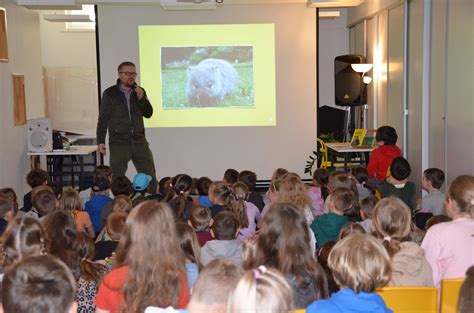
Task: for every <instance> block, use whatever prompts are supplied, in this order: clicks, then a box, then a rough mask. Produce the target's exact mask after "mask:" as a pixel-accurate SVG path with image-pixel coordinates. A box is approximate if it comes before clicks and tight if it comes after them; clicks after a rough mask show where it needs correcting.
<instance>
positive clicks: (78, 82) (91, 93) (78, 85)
mask: <svg viewBox="0 0 474 313" xmlns="http://www.w3.org/2000/svg"><path fill="white" fill-rule="evenodd" d="M54 13H61V14H63V13H64V11H41V13H40V14H41V16H40V30H41V51H42V56H43V57H42V61H43V68H44V77H45V93H46V95H45V96H46V107H47V116H48V117H49V118H50V120H51V124H52V126H53V128H54V129H58V130H64V131H71V132H77V133H86V134H94V133H95V127H96V124H97V116H98V106H99V103H98V94H97V63H96V45H95V31H94V30H66V29H65V23H59V22H49V21H46V20H44V19H43V18H42V16H43V15H44V14H54Z"/></svg>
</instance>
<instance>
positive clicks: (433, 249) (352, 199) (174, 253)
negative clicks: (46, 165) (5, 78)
mask: <svg viewBox="0 0 474 313" xmlns="http://www.w3.org/2000/svg"><path fill="white" fill-rule="evenodd" d="M376 141H377V145H378V148H376V149H375V150H374V151H373V152H372V156H371V159H370V161H369V164H368V166H367V168H365V167H354V168H352V169H351V172H350V173H345V172H343V171H333V172H329V171H328V170H326V169H317V170H316V171H315V172H314V175H313V181H312V184H310V185H309V186H308V185H307V184H305V183H304V182H303V181H302V179H301V177H300V176H299V175H298V174H296V173H292V172H289V171H288V170H286V169H283V168H278V169H276V170H275V171H274V173H273V175H272V179H271V182H270V184H269V188H268V191H267V193H266V194H265V195H262V194H261V193H259V192H257V191H256V190H255V187H256V182H257V176H256V174H255V173H254V172H252V171H248V170H245V171H241V172H238V171H237V170H235V169H228V170H226V171H225V173H224V176H223V178H222V181H212V180H211V179H210V178H209V177H205V176H203V177H200V178H195V179H193V178H192V177H190V176H189V175H187V174H178V175H176V176H174V177H164V178H162V179H161V180H160V182H159V184H158V190H150V188H149V187H150V186H149V185H150V182H151V177H150V176H148V175H146V174H143V173H138V174H137V175H136V176H135V177H134V179H133V181H130V180H129V179H128V178H127V177H112V174H111V171H110V168H109V167H108V166H103V165H102V166H99V167H97V169H96V172H95V175H94V178H93V181H92V186H91V187H90V188H88V189H85V190H82V191H80V192H78V191H76V190H75V189H72V188H68V189H65V190H64V191H63V190H62V188H60V187H58V186H57V185H55V184H54V183H50V182H48V175H47V173H46V172H44V171H42V170H40V169H36V170H33V171H31V172H30V173H29V174H28V176H27V182H28V184H29V185H30V186H31V187H32V190H31V191H30V192H28V193H27V194H26V195H25V196H24V197H23V199H24V201H23V207H22V208H21V209H19V206H18V200H17V196H16V194H15V192H14V190H12V189H11V188H3V189H0V236H1V243H2V258H1V276H0V279H1V281H2V288H1V300H2V307H3V311H4V312H6V313H10V312H15V313H23V312H33V311H32V308H35V311H34V312H61V313H65V312H76V311H77V312H99V313H103V312H109V313H119V312H133V313H138V312H140V313H141V312H148V313H153V312H190V313H204V312H207V313H213V312H214V313H257V312H265V313H267V312H268V313H277V312H288V311H289V310H293V309H299V308H306V309H307V312H310V313H312V312H316V313H318V312H322V313H324V312H381V313H382V312H392V311H391V309H390V308H388V307H387V306H386V305H385V303H384V301H383V299H382V298H381V297H380V296H379V295H377V294H376V293H375V291H376V290H377V289H378V288H381V287H384V286H425V287H438V288H439V286H440V283H441V281H442V280H443V279H446V278H463V277H466V275H467V278H466V280H465V283H464V286H463V287H462V288H461V293H460V300H459V310H460V311H459V312H473V311H474V304H473V302H472V290H473V289H472V288H474V287H473V278H472V277H473V276H474V267H473V266H474V242H473V236H474V176H469V175H463V176H459V177H457V178H456V179H454V180H453V181H452V182H451V184H450V186H449V187H448V188H447V191H446V194H443V192H442V191H441V189H442V187H443V184H444V179H445V177H444V173H443V171H441V170H440V169H436V168H430V169H427V170H425V171H424V172H423V177H422V186H421V187H422V188H423V189H424V190H425V191H426V192H427V195H426V196H425V197H423V198H422V199H416V186H415V185H414V184H413V183H412V182H410V175H411V168H410V164H409V163H408V161H407V160H406V159H404V158H403V157H401V156H400V155H401V152H400V149H399V148H398V147H397V146H396V141H397V134H396V131H395V130H394V129H393V128H392V127H389V126H383V127H381V128H379V129H378V130H377V134H376ZM0 311H1V310H0Z"/></svg>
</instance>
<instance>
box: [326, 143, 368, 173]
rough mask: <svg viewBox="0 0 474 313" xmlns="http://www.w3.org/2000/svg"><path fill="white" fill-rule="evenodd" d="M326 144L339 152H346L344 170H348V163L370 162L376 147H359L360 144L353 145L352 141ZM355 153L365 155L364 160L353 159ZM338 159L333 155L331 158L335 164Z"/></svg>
mask: <svg viewBox="0 0 474 313" xmlns="http://www.w3.org/2000/svg"><path fill="white" fill-rule="evenodd" d="M326 146H327V147H328V148H329V149H331V150H333V151H336V152H338V153H342V154H344V171H345V172H347V171H348V166H347V163H348V162H349V160H350V162H351V163H356V164H367V163H369V154H370V152H372V150H374V149H375V148H369V147H358V146H352V145H351V143H350V142H336V143H326ZM353 153H361V154H362V155H363V156H364V160H352V159H351V155H352V154H353ZM335 162H336V160H335V159H334V157H333V160H331V163H332V164H333V167H334V163H335Z"/></svg>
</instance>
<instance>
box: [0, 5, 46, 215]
mask: <svg viewBox="0 0 474 313" xmlns="http://www.w3.org/2000/svg"><path fill="white" fill-rule="evenodd" d="M0 6H1V7H4V8H6V13H7V27H8V30H7V32H8V52H9V57H10V60H9V62H8V63H2V62H0V142H1V143H2V148H1V149H2V150H1V152H0V164H1V165H2V166H1V169H0V187H7V186H8V187H12V188H13V189H14V190H15V191H16V193H17V195H18V197H19V202H20V203H19V204H20V206H21V205H22V200H23V194H24V193H26V192H27V191H28V187H27V185H26V181H25V177H26V174H27V173H28V171H29V158H28V157H27V156H26V132H25V130H26V127H25V126H23V125H22V126H14V125H13V87H12V79H11V74H12V73H21V74H24V75H25V94H26V106H27V108H26V109H27V118H28V119H31V118H37V117H42V116H44V93H43V81H42V69H41V44H40V33H39V18H38V13H37V12H35V11H30V10H27V9H25V8H22V7H19V6H17V5H16V4H15V3H14V1H12V0H0Z"/></svg>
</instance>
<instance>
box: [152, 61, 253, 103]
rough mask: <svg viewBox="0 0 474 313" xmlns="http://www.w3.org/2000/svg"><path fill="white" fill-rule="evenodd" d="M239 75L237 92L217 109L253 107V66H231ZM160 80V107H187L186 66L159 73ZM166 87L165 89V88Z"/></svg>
mask: <svg viewBox="0 0 474 313" xmlns="http://www.w3.org/2000/svg"><path fill="white" fill-rule="evenodd" d="M233 67H234V68H235V69H236V70H237V73H238V74H239V84H238V86H237V91H236V92H235V93H234V94H232V95H231V96H229V97H226V98H225V99H224V101H222V102H220V103H219V105H218V106H219V107H254V106H255V100H254V94H253V85H254V84H253V64H252V62H244V63H239V64H233ZM161 75H162V77H161V79H162V86H163V88H162V93H163V94H162V105H163V109H177V108H186V107H189V104H188V97H187V95H186V77H187V65H183V66H180V67H175V68H167V69H163V70H162V71H161ZM165 86H166V88H165Z"/></svg>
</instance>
